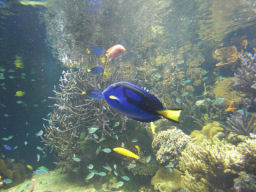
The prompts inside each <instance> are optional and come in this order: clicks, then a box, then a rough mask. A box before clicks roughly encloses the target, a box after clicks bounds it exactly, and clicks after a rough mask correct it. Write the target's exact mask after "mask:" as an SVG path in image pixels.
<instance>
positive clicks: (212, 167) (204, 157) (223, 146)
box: [179, 141, 244, 192]
mask: <svg viewBox="0 0 256 192" xmlns="http://www.w3.org/2000/svg"><path fill="white" fill-rule="evenodd" d="M243 165H244V164H243V156H242V154H240V153H239V151H238V150H237V149H236V148H235V146H234V145H230V144H227V143H224V142H221V141H218V142H214V143H209V142H208V141H204V142H202V143H201V144H200V146H198V145H195V144H193V143H189V144H188V145H187V146H186V148H185V150H184V151H183V152H182V155H181V157H180V162H179V167H180V170H181V171H183V172H184V175H182V182H183V186H184V188H185V189H187V190H189V191H191V192H194V191H195V192H196V191H220V190H223V191H230V189H231V188H232V187H233V180H234V179H235V178H237V177H238V174H239V172H240V171H241V170H242V169H243Z"/></svg>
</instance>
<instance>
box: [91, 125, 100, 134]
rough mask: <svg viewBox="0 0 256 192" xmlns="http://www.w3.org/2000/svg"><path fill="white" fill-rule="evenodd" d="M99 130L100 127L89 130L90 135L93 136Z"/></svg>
mask: <svg viewBox="0 0 256 192" xmlns="http://www.w3.org/2000/svg"><path fill="white" fill-rule="evenodd" d="M98 129H99V127H91V128H89V133H90V134H93V133H95V132H96V131H97V130H98Z"/></svg>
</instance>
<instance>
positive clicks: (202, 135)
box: [190, 121, 223, 144]
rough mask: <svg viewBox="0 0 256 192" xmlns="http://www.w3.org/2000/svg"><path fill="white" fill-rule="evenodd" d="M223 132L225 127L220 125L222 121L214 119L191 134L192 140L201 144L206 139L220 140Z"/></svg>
mask: <svg viewBox="0 0 256 192" xmlns="http://www.w3.org/2000/svg"><path fill="white" fill-rule="evenodd" d="M222 134H223V128H222V127H220V123H219V122H217V121H214V122H212V123H208V124H206V125H205V126H204V127H203V128H202V130H201V131H199V130H194V131H193V132H192V133H191V134H190V137H191V140H192V141H193V142H194V143H195V144H200V143H201V142H203V141H204V140H209V141H215V140H218V138H219V136H220V135H222Z"/></svg>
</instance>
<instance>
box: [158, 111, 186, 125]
mask: <svg viewBox="0 0 256 192" xmlns="http://www.w3.org/2000/svg"><path fill="white" fill-rule="evenodd" d="M157 113H158V114H159V115H161V116H163V117H164V118H166V119H168V120H171V121H174V122H179V117H180V113H181V109H170V110H163V111H157Z"/></svg>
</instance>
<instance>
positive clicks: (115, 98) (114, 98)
mask: <svg viewBox="0 0 256 192" xmlns="http://www.w3.org/2000/svg"><path fill="white" fill-rule="evenodd" d="M109 99H112V100H116V101H118V102H119V103H120V100H119V99H118V98H117V97H116V96H114V95H110V96H109Z"/></svg>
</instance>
